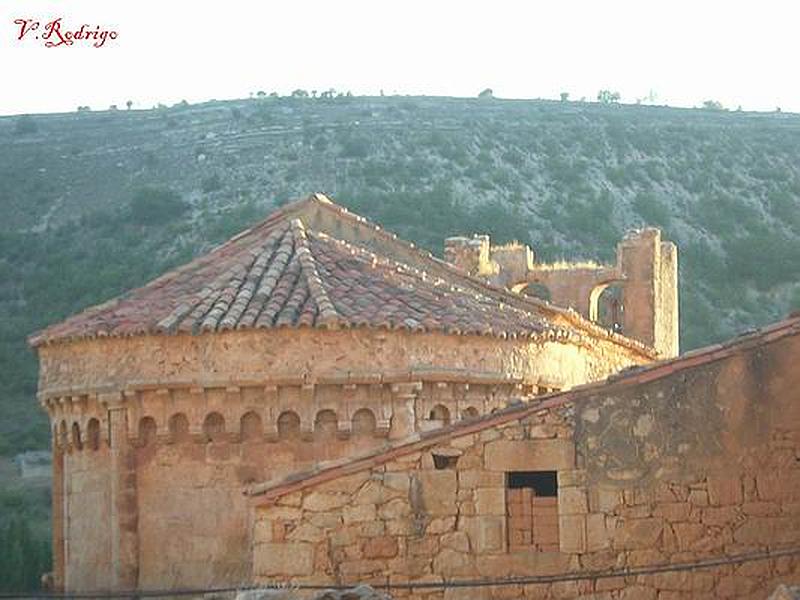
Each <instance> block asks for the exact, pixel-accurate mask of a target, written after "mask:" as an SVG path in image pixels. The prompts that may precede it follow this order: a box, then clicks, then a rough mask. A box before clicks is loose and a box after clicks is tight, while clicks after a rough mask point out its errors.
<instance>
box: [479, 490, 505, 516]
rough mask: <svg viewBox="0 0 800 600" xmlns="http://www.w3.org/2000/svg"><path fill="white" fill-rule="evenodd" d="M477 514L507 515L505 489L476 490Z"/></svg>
mask: <svg viewBox="0 0 800 600" xmlns="http://www.w3.org/2000/svg"><path fill="white" fill-rule="evenodd" d="M475 512H476V514H478V515H505V514H506V490H505V488H502V487H499V488H480V489H477V490H475Z"/></svg>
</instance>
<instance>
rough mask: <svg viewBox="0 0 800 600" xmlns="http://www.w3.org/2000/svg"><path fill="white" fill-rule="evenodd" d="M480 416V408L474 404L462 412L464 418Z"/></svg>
mask: <svg viewBox="0 0 800 600" xmlns="http://www.w3.org/2000/svg"><path fill="white" fill-rule="evenodd" d="M479 416H480V413H478V409H477V408H475V407H474V406H469V407H467V408H465V409H464V411H463V412H462V413H461V418H462V419H464V420H470V419H477V418H478V417H479Z"/></svg>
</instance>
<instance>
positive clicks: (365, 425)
mask: <svg viewBox="0 0 800 600" xmlns="http://www.w3.org/2000/svg"><path fill="white" fill-rule="evenodd" d="M376 427H377V422H376V420H375V414H374V413H373V412H372V411H371V410H370V409H368V408H359V409H358V410H357V411H356V412H355V413H354V414H353V429H352V431H353V436H355V437H366V436H371V435H372V434H374V433H375V429H376Z"/></svg>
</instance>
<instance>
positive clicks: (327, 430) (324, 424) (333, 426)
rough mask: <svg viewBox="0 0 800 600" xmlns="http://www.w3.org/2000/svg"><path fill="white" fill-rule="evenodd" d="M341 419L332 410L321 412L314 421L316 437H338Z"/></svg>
mask: <svg viewBox="0 0 800 600" xmlns="http://www.w3.org/2000/svg"><path fill="white" fill-rule="evenodd" d="M338 429H339V419H338V417H337V416H336V413H335V412H334V411H332V410H321V411H319V412H318V413H317V418H316V419H314V437H317V438H323V439H330V438H334V437H336V432H337V431H338Z"/></svg>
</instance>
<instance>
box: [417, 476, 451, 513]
mask: <svg viewBox="0 0 800 600" xmlns="http://www.w3.org/2000/svg"><path fill="white" fill-rule="evenodd" d="M417 477H418V478H419V482H420V487H421V492H422V498H421V500H422V506H421V507H420V509H421V510H422V511H424V512H425V513H426V514H428V515H432V516H447V515H454V514H456V489H457V488H456V473H455V471H422V472H420V473H418V475H417Z"/></svg>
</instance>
